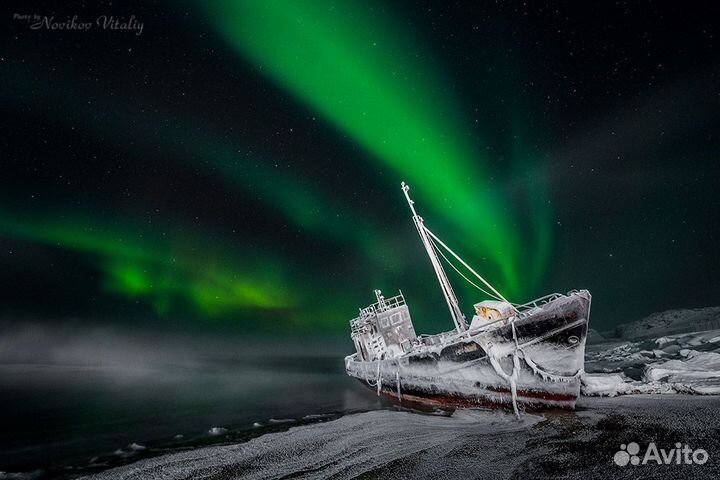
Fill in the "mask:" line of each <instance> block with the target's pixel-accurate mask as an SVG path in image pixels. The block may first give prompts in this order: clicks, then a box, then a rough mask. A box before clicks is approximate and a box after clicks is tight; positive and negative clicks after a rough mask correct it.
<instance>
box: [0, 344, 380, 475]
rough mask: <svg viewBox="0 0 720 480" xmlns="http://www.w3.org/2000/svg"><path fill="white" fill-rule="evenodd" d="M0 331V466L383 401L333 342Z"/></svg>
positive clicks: (280, 425) (279, 422) (101, 457)
mask: <svg viewBox="0 0 720 480" xmlns="http://www.w3.org/2000/svg"><path fill="white" fill-rule="evenodd" d="M2 338H3V339H2V341H1V342H0V362H2V363H0V390H1V391H2V395H0V408H1V409H2V414H3V418H4V420H3V428H2V429H1V431H0V471H11V472H12V471H26V472H27V471H31V470H36V469H40V468H41V469H43V470H44V471H45V476H49V475H50V473H52V476H55V475H57V474H58V472H62V471H68V472H69V470H67V468H66V467H67V466H68V465H71V466H87V465H88V464H91V463H95V464H103V463H104V464H108V465H110V464H115V463H116V462H118V461H122V459H131V458H137V457H139V456H143V455H148V454H157V453H158V452H160V451H163V449H167V448H172V449H176V448H186V447H192V446H197V445H204V444H207V443H210V442H229V441H238V440H243V439H245V438H248V436H251V435H257V434H259V433H261V432H264V431H268V430H278V429H286V428H288V426H291V425H292V424H296V423H305V422H312V421H322V420H323V419H325V417H323V414H327V413H343V412H348V411H358V410H366V409H373V408H377V407H378V405H379V403H378V400H377V399H376V398H375V397H374V396H373V395H371V394H368V391H367V390H366V389H365V388H364V387H363V386H362V385H360V384H359V383H358V382H357V381H354V380H352V379H350V378H348V377H347V376H346V375H345V374H344V370H343V361H342V360H343V355H344V354H345V353H347V352H348V349H349V348H351V347H350V346H349V345H346V344H345V343H343V342H341V341H332V340H318V339H312V340H308V339H303V340H301V341H299V340H297V339H286V340H280V341H270V340H267V339H254V340H252V341H251V340H243V341H237V340H236V341H235V342H231V341H229V340H218V339H212V338H204V339H192V340H189V339H185V340H182V339H181V340H178V339H174V340H173V341H172V342H171V341H168V340H167V339H158V338H147V337H141V338H132V337H129V336H123V335H117V334H114V333H108V332H96V333H95V334H89V335H80V336H78V335H77V333H73V334H69V333H68V334H67V335H65V336H64V337H63V335H59V336H58V335H57V334H53V335H48V334H47V333H46V332H44V331H41V332H39V333H38V332H35V333H33V334H30V335H28V333H27V332H21V333H19V334H18V332H10V333H8V332H5V334H4V335H3V337H2ZM190 346H192V348H191V347H190ZM291 422H292V423H291ZM94 457H97V458H94ZM108 462H110V463H108ZM100 466H101V465H98V467H100Z"/></svg>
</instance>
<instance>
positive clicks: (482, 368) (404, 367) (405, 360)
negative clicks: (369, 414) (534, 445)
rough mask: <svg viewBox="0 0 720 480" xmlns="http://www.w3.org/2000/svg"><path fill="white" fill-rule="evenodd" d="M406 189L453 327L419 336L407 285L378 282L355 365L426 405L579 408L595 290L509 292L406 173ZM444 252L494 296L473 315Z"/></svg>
mask: <svg viewBox="0 0 720 480" xmlns="http://www.w3.org/2000/svg"><path fill="white" fill-rule="evenodd" d="M402 190H403V192H404V194H405V198H406V200H407V202H408V204H409V206H410V210H411V212H412V218H413V222H414V223H415V226H416V228H417V231H418V234H419V235H420V239H421V241H422V244H423V246H424V247H425V250H426V252H427V254H428V257H429V258H430V263H431V264H432V266H433V269H434V271H435V275H436V277H437V280H438V283H439V284H440V288H441V290H442V292H443V295H444V297H445V300H446V303H447V306H448V310H449V312H450V316H451V318H452V320H453V323H454V325H455V329H454V330H451V331H449V332H444V333H439V334H436V335H420V336H418V335H416V333H415V328H414V326H413V323H412V319H411V317H410V310H409V308H408V305H407V304H406V303H405V298H404V296H403V294H402V292H400V293H399V295H397V296H394V297H392V298H387V299H386V298H385V297H384V296H383V295H382V292H380V291H379V290H375V297H376V300H377V301H376V302H375V303H373V304H372V305H369V306H368V307H365V308H362V309H360V312H359V315H358V317H357V318H355V319H353V320H351V322H350V326H351V337H352V339H353V342H354V343H355V348H356V353H355V354H353V355H349V356H348V357H346V359H345V367H346V370H347V373H348V374H349V375H351V376H353V377H356V378H358V379H360V380H362V381H363V382H366V383H367V384H368V385H369V386H371V387H372V388H375V389H376V390H377V393H378V394H385V395H387V396H390V397H393V398H395V399H396V400H398V401H400V402H402V401H406V402H411V403H417V404H423V405H425V406H427V405H430V406H433V407H440V408H458V407H473V406H479V405H487V404H498V403H499V404H508V405H510V404H511V405H512V406H513V408H514V410H515V412H516V413H517V412H518V403H521V404H526V405H553V406H560V407H568V408H573V407H574V406H575V401H576V399H577V397H578V395H579V390H580V376H581V375H582V373H583V365H584V353H585V338H586V336H587V326H588V320H589V315H590V301H591V296H590V293H589V292H588V291H587V290H581V291H572V292H570V293H568V294H567V295H563V294H557V293H556V294H552V295H548V296H546V297H542V298H539V299H537V300H534V301H532V302H529V303H526V304H522V305H518V304H513V303H511V302H509V301H508V300H507V299H506V298H505V297H504V296H503V295H502V294H501V293H500V292H498V291H497V290H496V289H495V288H494V287H493V286H492V285H490V283H489V282H487V281H486V280H485V279H484V278H483V277H482V276H481V275H480V274H478V273H477V272H476V271H475V270H474V269H473V268H472V267H471V266H470V265H468V264H467V263H466V262H465V261H464V260H463V259H462V258H460V257H459V256H458V255H457V254H456V253H455V252H454V251H453V250H451V249H450V248H449V247H448V246H447V245H446V244H445V243H444V242H443V241H442V240H440V239H439V238H438V237H437V236H436V235H435V234H434V233H433V232H431V231H430V230H429V229H428V228H427V227H426V226H425V222H424V220H423V218H422V217H420V216H419V215H418V214H417V212H416V210H415V206H414V202H413V200H412V199H411V198H410V195H409V193H408V192H409V190H410V188H409V187H408V186H407V185H406V184H405V183H403V184H402ZM448 256H449V257H450V258H452V259H453V260H454V261H455V262H457V263H459V264H460V266H461V268H464V270H465V272H466V273H463V272H462V271H461V270H460V267H457V266H455V264H454V263H453V261H451V260H450V258H448ZM441 259H442V260H443V261H445V262H446V263H447V264H448V265H449V266H450V267H451V268H453V269H454V270H456V271H457V273H459V274H460V275H461V276H462V277H463V278H464V279H465V280H466V281H468V282H470V283H471V284H472V285H473V286H475V287H476V288H477V289H478V290H480V291H482V292H483V293H484V294H485V295H486V296H488V297H490V299H488V300H483V301H481V302H479V303H476V304H475V305H474V309H475V311H474V315H473V317H472V320H471V322H470V323H469V324H468V322H467V321H466V319H465V316H464V315H463V313H462V311H461V309H460V306H459V304H458V300H457V297H456V296H455V292H454V290H453V288H452V285H451V284H450V281H449V280H448V277H447V275H446V273H445V270H444V268H443V265H442V263H441ZM468 275H469V276H471V277H474V279H475V281H473V280H472V279H470V278H468ZM475 282H478V283H480V284H481V285H482V286H480V285H478V284H477V283H475Z"/></svg>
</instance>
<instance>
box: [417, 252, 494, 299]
mask: <svg viewBox="0 0 720 480" xmlns="http://www.w3.org/2000/svg"><path fill="white" fill-rule="evenodd" d="M430 243H431V244H432V246H433V248H434V249H435V252H436V253H439V254H440V256H441V257H442V258H443V260H445V262H446V263H447V264H448V265H450V267H451V268H452V269H453V270H455V271H456V272H457V273H458V275H460V276H461V277H462V278H464V279H465V281H466V282H468V283H469V284H470V285H472V286H473V287H475V288H477V289H478V290H480V291H481V292H483V293H484V294H485V295H487V296H489V297H491V298H494V299H495V300H500V301H502V298H500V297H498V296H497V295H494V294H492V293H490V292H488V291H487V290H485V289H484V288H482V287H480V286H479V285H478V284H476V283H475V282H473V281H472V280H470V279H469V278H468V277H466V276H465V274H464V273H462V272H461V271H460V270H458V269H457V267H456V266H455V265H453V264H452V262H451V261H450V260H449V259H448V258H447V257H446V256H445V254H444V253H443V252H442V250H440V249H439V248H438V246H437V244H436V243H435V240H433V239H432V238H430Z"/></svg>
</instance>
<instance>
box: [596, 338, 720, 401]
mask: <svg viewBox="0 0 720 480" xmlns="http://www.w3.org/2000/svg"><path fill="white" fill-rule="evenodd" d="M657 327H658V328H657V333H666V331H667V325H665V324H661V325H657ZM650 330H651V329H649V328H646V329H644V330H643V332H648V331H650ZM585 370H586V372H587V373H586V374H585V375H584V376H583V386H582V393H583V394H585V395H603V396H616V395H623V394H635V393H692V394H699V395H714V394H720V330H708V331H701V332H690V333H681V334H676V335H667V334H664V335H662V336H658V337H657V338H654V339H653V338H649V339H645V340H639V341H634V342H633V341H618V342H606V343H603V344H600V345H590V346H588V350H587V358H586V364H585Z"/></svg>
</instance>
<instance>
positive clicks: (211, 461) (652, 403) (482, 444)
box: [87, 395, 720, 480]
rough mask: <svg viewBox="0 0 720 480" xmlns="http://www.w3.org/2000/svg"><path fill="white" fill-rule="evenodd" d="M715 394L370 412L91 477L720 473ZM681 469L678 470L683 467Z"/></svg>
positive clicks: (714, 475) (712, 475)
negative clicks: (639, 455)
mask: <svg viewBox="0 0 720 480" xmlns="http://www.w3.org/2000/svg"><path fill="white" fill-rule="evenodd" d="M719 408H720V397H718V396H688V395H672V396H648V395H635V396H624V397H618V398H590V397H583V398H582V401H581V402H579V404H578V410H576V411H574V412H567V411H547V412H542V413H540V414H532V415H531V414H527V413H526V414H525V415H524V416H523V419H522V420H521V421H520V422H517V421H516V420H514V419H513V417H512V416H511V415H510V414H509V413H506V412H498V411H458V412H456V414H455V415H454V416H453V417H450V418H447V417H436V416H427V415H419V414H414V413H408V412H402V411H391V410H378V411H372V412H365V413H360V414H352V415H347V416H344V417H341V418H339V419H337V420H334V421H331V422H326V423H320V424H313V425H305V426H298V427H293V428H291V429H289V430H288V431H285V432H278V433H271V434H267V435H263V436H261V437H258V438H255V439H253V440H250V441H249V442H246V443H242V444H235V445H227V446H217V447H208V448H201V449H197V450H192V451H188V452H181V453H175V454H171V455H166V456H161V457H156V458H150V459H146V460H142V461H139V462H137V463H134V464H130V465H126V466H123V467H119V468H115V469H112V470H108V471H105V472H101V473H99V474H97V475H94V476H92V477H87V478H91V479H95V480H104V479H121V480H122V479H124V480H130V479H140V478H142V479H148V480H155V479H180V478H198V477H200V478H213V479H232V478H249V479H253V478H258V479H259V478H282V477H285V476H293V477H298V478H318V479H320V478H328V477H332V478H355V477H358V476H363V475H367V476H370V477H371V478H377V477H390V478H397V477H402V476H404V477H407V478H466V477H470V478H474V477H476V476H478V474H480V473H482V476H483V477H484V478H520V477H522V478H533V477H534V478H544V477H548V476H562V477H564V478H586V476H587V472H588V471H592V473H593V476H601V477H606V476H611V475H612V476H614V477H616V478H637V477H638V475H641V476H647V475H668V476H675V477H677V476H688V475H689V476H693V477H694V478H717V476H718V475H720V462H718V460H720V439H719V438H718V435H717V426H716V425H717V422H716V412H717V411H718V409H719ZM631 441H634V442H638V443H640V444H643V443H645V444H647V443H648V442H650V441H654V442H656V443H657V444H658V445H659V446H662V445H665V444H667V446H672V445H674V444H675V443H676V442H683V443H688V444H690V445H691V446H693V447H694V448H703V449H705V450H706V451H707V452H708V453H709V454H710V460H709V461H708V462H707V463H706V464H705V465H646V466H637V467H633V468H627V469H625V470H623V469H620V468H619V467H618V466H617V465H615V464H614V463H613V461H612V458H613V455H614V454H615V452H616V451H617V450H618V449H619V445H620V444H622V443H628V442H631ZM683 469H684V470H683Z"/></svg>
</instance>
